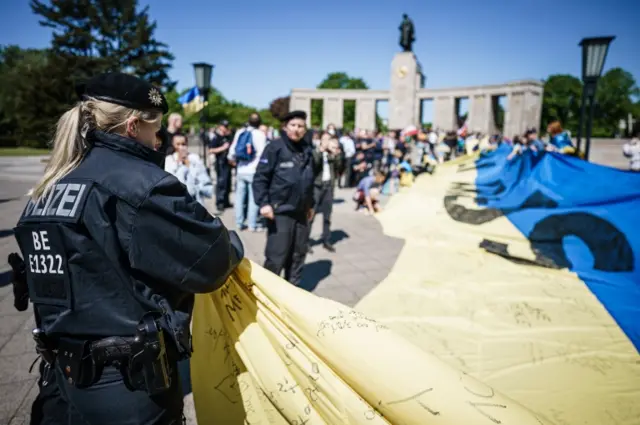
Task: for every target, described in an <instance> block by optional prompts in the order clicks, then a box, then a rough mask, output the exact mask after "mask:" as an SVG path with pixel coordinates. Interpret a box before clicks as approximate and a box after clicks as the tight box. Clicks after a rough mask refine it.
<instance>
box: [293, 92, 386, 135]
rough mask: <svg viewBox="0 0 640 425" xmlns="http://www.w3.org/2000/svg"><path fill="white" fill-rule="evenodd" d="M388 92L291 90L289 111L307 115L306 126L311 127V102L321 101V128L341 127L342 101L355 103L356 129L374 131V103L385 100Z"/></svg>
mask: <svg viewBox="0 0 640 425" xmlns="http://www.w3.org/2000/svg"><path fill="white" fill-rule="evenodd" d="M388 98H389V92H388V91H384V90H330V89H323V90H321V89H293V90H291V98H290V103H289V109H290V110H291V111H295V110H300V111H305V112H306V113H307V125H311V100H312V99H321V100H322V102H323V108H322V127H323V128H326V126H327V125H329V124H334V125H335V126H336V127H338V128H342V126H343V116H344V101H345V100H353V101H355V102H356V123H355V126H356V128H362V129H366V130H374V129H375V128H376V102H377V101H379V100H387V99H388Z"/></svg>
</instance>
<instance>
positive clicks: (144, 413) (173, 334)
mask: <svg viewBox="0 0 640 425" xmlns="http://www.w3.org/2000/svg"><path fill="white" fill-rule="evenodd" d="M78 93H79V95H80V97H81V100H80V101H79V102H78V103H77V104H76V105H75V106H74V107H73V108H72V109H71V110H69V111H67V112H66V113H65V114H64V115H63V116H62V117H61V118H60V120H59V121H58V125H57V130H56V133H55V138H54V140H53V146H54V147H53V152H52V155H51V158H50V161H49V163H48V165H47V168H46V170H45V174H44V176H43V177H42V178H41V180H40V181H39V182H38V183H37V185H36V186H35V187H34V189H33V190H32V193H31V199H30V200H29V202H28V204H27V206H26V208H25V210H24V212H23V213H22V216H21V217H20V220H19V222H18V224H17V227H16V228H15V236H16V239H17V241H18V245H19V246H20V250H21V253H22V257H23V258H24V262H25V268H26V281H27V285H28V290H29V297H30V299H31V301H32V302H33V304H34V308H35V310H36V313H37V314H36V317H37V321H36V325H37V329H35V330H34V331H33V336H34V339H35V340H36V344H37V350H38V352H39V353H40V354H41V355H42V357H43V359H44V360H45V361H46V366H45V368H44V369H45V370H44V371H43V383H44V382H48V381H49V380H48V379H47V376H51V377H52V378H53V379H50V380H52V381H55V382H56V383H57V384H58V386H59V400H58V401H57V403H55V406H57V409H58V410H59V411H58V412H56V415H54V414H53V413H51V414H50V415H49V416H50V417H48V418H47V417H45V418H44V421H45V422H46V423H60V424H65V425H66V424H68V423H69V424H70V423H73V424H85V423H86V424H92V425H98V424H111V425H117V424H125V423H126V424H145V425H146V424H180V423H182V407H183V403H182V391H181V388H180V382H179V379H178V374H177V367H176V364H177V362H178V361H179V360H181V359H185V358H188V357H189V356H190V353H191V337H190V332H189V323H190V319H191V311H192V307H193V300H194V297H193V294H194V293H207V292H211V291H215V290H216V289H218V288H220V287H221V286H222V285H223V283H224V282H225V280H226V279H227V277H228V276H229V274H230V273H231V272H232V270H233V269H234V268H235V267H236V265H237V264H238V263H239V262H240V260H241V259H242V257H243V248H242V244H241V243H240V240H239V239H238V237H237V235H236V234H235V233H234V232H229V231H227V229H226V228H225V227H224V225H223V224H222V223H221V222H220V220H219V219H217V218H214V217H212V216H211V215H210V214H209V213H208V212H207V211H206V210H205V208H204V207H202V206H201V205H200V204H199V203H198V202H197V201H196V200H195V199H193V198H192V197H191V196H190V195H189V194H188V193H187V190H186V188H185V187H184V186H183V185H182V184H181V183H180V182H179V181H178V180H177V179H176V178H175V177H174V176H172V175H170V174H168V173H166V172H165V171H164V169H163V168H162V167H161V166H160V164H161V163H162V161H163V159H164V155H163V154H162V153H159V152H157V151H155V150H154V145H155V144H156V134H157V132H158V130H159V129H160V122H161V119H162V115H163V114H164V113H166V112H167V102H166V99H165V98H164V96H163V95H162V94H161V93H160V91H159V90H158V89H156V88H155V87H154V86H152V85H151V84H149V83H147V82H145V81H143V80H141V79H139V78H137V77H134V76H132V75H128V74H120V73H109V74H102V75H99V76H96V77H94V78H92V79H91V80H89V81H88V82H87V83H86V85H84V86H82V87H80V89H79V90H78ZM60 411H61V412H60ZM59 413H63V414H64V415H65V416H66V418H67V420H65V421H57V420H56V419H55V418H54V416H57V414H59Z"/></svg>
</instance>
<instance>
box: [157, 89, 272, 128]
mask: <svg viewBox="0 0 640 425" xmlns="http://www.w3.org/2000/svg"><path fill="white" fill-rule="evenodd" d="M188 90H189V89H185V90H183V91H182V92H178V91H176V90H170V91H169V92H167V93H166V94H165V97H166V99H167V105H168V106H169V113H168V114H167V115H165V118H164V119H165V124H166V120H167V118H168V116H169V115H170V114H171V113H173V112H178V113H180V114H182V116H183V126H184V128H185V129H186V130H188V129H190V128H196V129H197V128H200V126H201V122H200V116H201V115H200V114H201V113H200V112H198V113H195V114H191V115H186V114H185V113H184V110H183V107H182V105H181V104H180V103H179V102H178V98H179V97H180V96H181V95H183V94H185V93H186V92H187V91H188ZM253 112H258V113H259V114H260V117H261V118H262V122H263V123H264V124H265V125H267V126H273V127H277V126H278V125H279V121H278V120H277V119H276V118H274V116H273V115H272V114H271V112H270V111H269V110H268V109H262V110H258V109H257V108H254V107H252V106H248V105H245V104H243V103H241V102H236V101H231V100H227V99H226V98H225V97H224V96H223V95H222V93H220V91H218V90H217V89H216V88H214V87H212V88H211V91H210V92H209V97H208V98H207V105H206V106H205V108H204V115H205V123H204V126H205V127H213V126H215V125H216V124H218V123H220V122H221V121H223V120H227V121H229V124H230V125H231V126H232V127H234V128H239V127H241V126H242V125H244V123H246V122H247V119H248V118H249V115H251V114H252V113H253Z"/></svg>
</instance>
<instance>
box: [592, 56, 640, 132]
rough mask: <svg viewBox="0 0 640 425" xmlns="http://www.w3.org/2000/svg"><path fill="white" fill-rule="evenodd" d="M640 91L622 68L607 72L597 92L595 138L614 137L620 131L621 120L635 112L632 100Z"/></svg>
mask: <svg viewBox="0 0 640 425" xmlns="http://www.w3.org/2000/svg"><path fill="white" fill-rule="evenodd" d="M638 94H640V90H639V89H638V86H637V85H636V80H635V79H634V78H633V75H631V74H630V73H629V72H627V71H625V70H623V69H621V68H613V69H610V70H609V71H607V72H606V73H605V74H604V75H603V76H602V78H600V81H599V82H598V89H597V91H596V102H597V108H596V113H595V117H594V123H593V136H594V137H612V136H613V135H614V134H616V133H617V132H618V131H619V127H618V125H619V123H620V120H626V119H627V115H628V114H629V113H633V112H634V104H633V100H632V98H634V97H636V96H638Z"/></svg>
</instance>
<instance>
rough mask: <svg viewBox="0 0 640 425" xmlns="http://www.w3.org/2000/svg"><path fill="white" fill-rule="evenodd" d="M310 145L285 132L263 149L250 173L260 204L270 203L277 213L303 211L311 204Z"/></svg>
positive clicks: (255, 194)
mask: <svg viewBox="0 0 640 425" xmlns="http://www.w3.org/2000/svg"><path fill="white" fill-rule="evenodd" d="M313 178H314V175H313V161H312V149H311V147H310V146H309V145H308V144H307V143H306V142H305V141H304V140H301V141H300V142H297V143H296V142H292V141H290V140H289V139H288V138H287V135H286V134H284V133H283V134H282V137H281V138H279V139H276V140H274V141H273V142H271V143H269V144H268V145H267V147H266V148H265V149H264V151H263V152H262V156H261V157H260V161H259V162H258V167H257V169H256V174H255V175H254V177H253V184H252V190H253V197H254V199H255V201H256V204H258V206H259V207H263V206H265V205H271V207H272V208H273V210H274V212H275V213H276V214H283V213H289V214H296V213H298V214H306V213H307V211H308V210H309V209H310V208H313Z"/></svg>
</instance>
